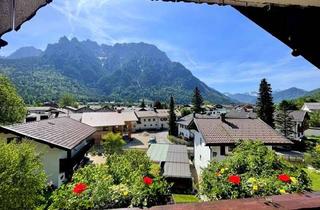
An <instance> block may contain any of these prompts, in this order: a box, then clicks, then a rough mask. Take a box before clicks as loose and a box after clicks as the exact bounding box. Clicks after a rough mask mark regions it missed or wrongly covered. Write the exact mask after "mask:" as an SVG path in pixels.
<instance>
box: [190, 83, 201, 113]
mask: <svg viewBox="0 0 320 210" xmlns="http://www.w3.org/2000/svg"><path fill="white" fill-rule="evenodd" d="M202 104H203V98H202V96H201V93H200V90H199V88H198V87H196V88H195V89H194V91H193V97H192V105H193V111H194V112H195V113H201V111H202Z"/></svg>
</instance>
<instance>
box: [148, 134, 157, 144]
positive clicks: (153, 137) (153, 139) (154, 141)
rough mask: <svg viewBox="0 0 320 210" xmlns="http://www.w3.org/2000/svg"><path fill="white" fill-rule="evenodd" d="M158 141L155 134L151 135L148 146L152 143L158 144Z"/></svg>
mask: <svg viewBox="0 0 320 210" xmlns="http://www.w3.org/2000/svg"><path fill="white" fill-rule="evenodd" d="M156 143H157V139H156V137H155V136H151V137H150V138H149V141H148V146H150V144H156Z"/></svg>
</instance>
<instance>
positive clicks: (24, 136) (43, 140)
mask: <svg viewBox="0 0 320 210" xmlns="http://www.w3.org/2000/svg"><path fill="white" fill-rule="evenodd" d="M1 132H2V133H5V134H8V133H11V134H13V135H16V136H19V137H21V138H26V139H32V140H34V141H36V142H39V143H42V144H46V145H48V146H50V147H55V148H58V149H61V150H65V151H71V150H72V149H74V148H76V147H77V146H78V145H80V144H81V142H83V141H84V140H85V139H83V141H81V142H80V143H79V144H77V145H75V146H74V147H72V148H69V147H65V146H62V145H59V144H53V143H51V142H48V141H46V140H45V139H41V138H37V137H34V136H32V135H28V134H24V133H22V132H17V131H16V130H14V129H10V128H8V127H5V126H0V133H1ZM94 133H95V131H94V132H92V133H91V134H90V135H89V136H88V137H90V136H92V135H93V134H94ZM88 137H87V138H88Z"/></svg>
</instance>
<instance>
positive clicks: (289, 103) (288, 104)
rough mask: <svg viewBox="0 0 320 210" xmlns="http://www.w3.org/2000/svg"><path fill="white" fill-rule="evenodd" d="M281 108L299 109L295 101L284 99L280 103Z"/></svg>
mask: <svg viewBox="0 0 320 210" xmlns="http://www.w3.org/2000/svg"><path fill="white" fill-rule="evenodd" d="M278 109H279V110H298V107H297V105H296V104H295V103H294V102H293V101H287V100H283V101H281V103H280V104H279V105H278Z"/></svg>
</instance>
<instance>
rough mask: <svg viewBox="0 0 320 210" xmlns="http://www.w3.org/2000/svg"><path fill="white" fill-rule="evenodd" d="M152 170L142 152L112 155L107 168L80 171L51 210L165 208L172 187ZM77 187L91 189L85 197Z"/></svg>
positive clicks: (58, 193)
mask: <svg viewBox="0 0 320 210" xmlns="http://www.w3.org/2000/svg"><path fill="white" fill-rule="evenodd" d="M150 166H151V162H150V160H149V159H148V157H147V156H146V154H145V153H143V152H140V151H133V150H129V151H125V152H124V153H122V154H114V155H110V156H108V157H107V161H106V164H102V165H90V166H86V167H84V168H82V169H80V170H78V171H77V172H76V173H75V174H74V176H73V180H72V182H71V183H69V184H66V185H63V186H62V187H60V188H59V189H58V190H56V191H55V192H54V193H53V196H52V200H53V203H52V205H51V206H50V208H49V209H52V210H53V209H66V210H68V209H93V208H96V209H107V208H126V207H129V206H135V207H143V206H151V205H155V204H165V203H166V201H167V199H168V196H169V187H170V185H169V184H167V182H165V181H164V179H163V178H162V177H160V176H159V175H156V174H152V173H151V172H152V171H151V168H150ZM144 176H149V177H152V178H153V183H152V184H151V185H146V184H145V183H144V181H143V177H144ZM77 183H84V184H86V185H87V189H86V190H85V191H84V192H82V193H81V194H75V193H73V188H74V186H75V185H76V184H77Z"/></svg>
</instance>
